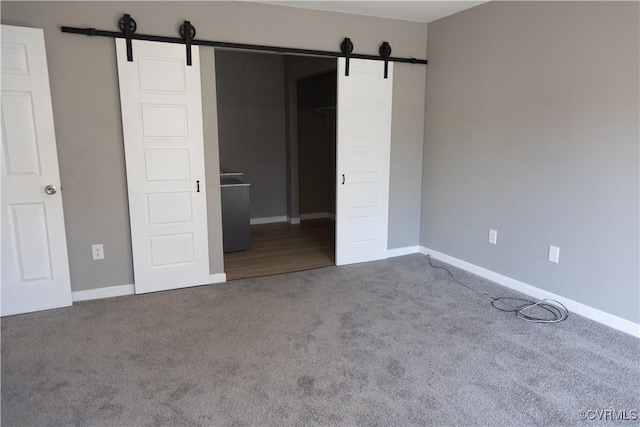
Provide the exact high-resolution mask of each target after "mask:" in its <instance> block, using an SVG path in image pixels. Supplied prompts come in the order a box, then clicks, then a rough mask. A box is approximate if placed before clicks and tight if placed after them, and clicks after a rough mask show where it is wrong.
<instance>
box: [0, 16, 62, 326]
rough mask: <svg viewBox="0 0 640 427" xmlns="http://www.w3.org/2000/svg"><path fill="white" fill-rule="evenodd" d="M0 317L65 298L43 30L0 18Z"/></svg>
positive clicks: (59, 196) (59, 303)
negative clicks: (6, 22) (0, 235)
mask: <svg viewBox="0 0 640 427" xmlns="http://www.w3.org/2000/svg"><path fill="white" fill-rule="evenodd" d="M1 64H2V102H1V103H2V153H1V154H0V157H2V212H1V215H2V285H1V290H2V292H1V295H0V298H1V300H2V301H1V304H0V307H1V308H0V310H1V314H2V316H8V315H12V314H20V313H27V312H31V311H38V310H46V309H50V308H57V307H66V306H70V305H71V286H70V281H69V262H68V258H67V241H66V237H65V229H64V216H63V211H62V194H61V188H60V174H59V171H58V154H57V151H56V138H55V132H54V127H53V111H52V108H51V93H50V90H49V75H48V70H47V57H46V53H45V47H44V35H43V32H42V30H40V29H37V28H22V27H13V26H8V25H2V63H1Z"/></svg>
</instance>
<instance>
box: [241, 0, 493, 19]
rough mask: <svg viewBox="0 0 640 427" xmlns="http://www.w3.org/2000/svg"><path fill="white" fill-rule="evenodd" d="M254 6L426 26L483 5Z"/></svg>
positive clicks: (364, 3)
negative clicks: (321, 11)
mask: <svg viewBox="0 0 640 427" xmlns="http://www.w3.org/2000/svg"><path fill="white" fill-rule="evenodd" d="M252 1H255V2H257V3H268V4H276V5H280V6H289V7H297V8H302V9H314V10H324V11H329V12H342V13H351V14H355V15H366V16H377V17H380V18H391V19H401V20H404V21H414V22H424V23H428V22H431V21H435V20H436V19H440V18H444V17H445V16H448V15H453V14H454V13H457V12H460V11H461V10H465V9H469V8H471V7H474V6H477V5H479V4H482V3H486V2H487V1H488V0H483V1H451V0H450V1H430V0H422V1H419V0H418V1H317V0H316V1H261V0H252Z"/></svg>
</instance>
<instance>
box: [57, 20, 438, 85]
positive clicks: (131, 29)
mask: <svg viewBox="0 0 640 427" xmlns="http://www.w3.org/2000/svg"><path fill="white" fill-rule="evenodd" d="M119 27H120V31H105V30H96V29H95V28H78V27H65V26H63V27H61V28H60V29H61V31H62V32H63V33H71V34H83V35H86V36H96V37H112V38H120V39H126V42H127V60H128V61H133V47H132V43H131V41H132V40H146V41H154V42H163V43H177V44H184V45H185V48H186V58H187V65H191V46H210V47H220V48H227V49H241V50H250V51H259V52H275V53H280V54H285V55H286V54H289V55H307V56H325V57H330V58H346V61H347V66H346V71H345V74H346V75H347V76H348V75H349V59H351V58H356V59H370V60H375V61H384V62H385V78H386V77H387V76H386V74H387V73H386V68H387V66H386V65H387V64H388V63H389V62H404V63H409V64H422V65H426V64H427V60H426V59H416V58H400V57H395V56H390V54H391V46H390V45H389V43H387V42H383V43H382V45H381V46H380V55H379V56H376V55H364V54H360V53H353V42H352V41H351V39H349V38H345V39H344V40H343V41H342V43H341V46H340V51H339V52H331V51H326V50H313V49H298V48H291V47H278V46H264V45H256V44H244V43H231V42H221V41H212V40H200V39H196V38H195V35H196V28H195V27H194V26H193V24H191V22H190V21H184V22H183V24H182V25H181V26H180V28H179V33H180V37H167V36H154V35H149V34H138V33H136V30H137V29H138V26H137V23H136V21H135V20H134V19H133V18H132V17H131V15H129V14H124V15H123V16H122V18H120V21H119Z"/></svg>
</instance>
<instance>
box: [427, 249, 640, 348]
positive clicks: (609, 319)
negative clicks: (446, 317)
mask: <svg viewBox="0 0 640 427" xmlns="http://www.w3.org/2000/svg"><path fill="white" fill-rule="evenodd" d="M420 253H422V254H424V255H431V257H433V258H434V259H437V260H439V261H442V262H446V263H447V264H451V265H453V266H454V267H458V268H461V269H462V270H466V271H468V272H469V273H473V274H476V275H478V276H480V277H484V278H485V279H489V280H491V281H493V282H496V283H499V284H500V285H502V286H506V287H507V288H511V289H513V290H516V291H519V292H522V293H524V294H527V295H530V296H532V297H534V298H537V299H554V300H556V301H558V302H560V303H562V304H564V305H565V306H566V307H567V309H568V310H569V311H570V312H574V313H576V314H579V315H580V316H584V317H586V318H588V319H591V320H594V321H596V322H598V323H602V324H603V325H607V326H609V327H611V328H614V329H617V330H619V331H622V332H625V333H627V334H630V335H633V336H634V337H637V338H640V324H638V323H634V322H631V321H630V320H626V319H623V318H621V317H618V316H616V315H613V314H610V313H606V312H604V311H601V310H598V309H597V308H593V307H590V306H588V305H585V304H582V303H580V302H577V301H573V300H571V299H568V298H564V297H561V296H560V295H556V294H554V293H551V292H548V291H545V290H544V289H540V288H537V287H535V286H532V285H529V284H527V283H524V282H521V281H519V280H516V279H512V278H510V277H507V276H503V275H502V274H499V273H496V272H494V271H491V270H487V269H486V268H483V267H480V266H477V265H475V264H471V263H469V262H466V261H463V260H461V259H458V258H454V257H452V256H449V255H447V254H443V253H441V252H438V251H434V250H433V249H429V248H425V247H424V246H420Z"/></svg>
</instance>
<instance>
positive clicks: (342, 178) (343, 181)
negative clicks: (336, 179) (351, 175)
mask: <svg viewBox="0 0 640 427" xmlns="http://www.w3.org/2000/svg"><path fill="white" fill-rule="evenodd" d="M342 185H344V174H342Z"/></svg>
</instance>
